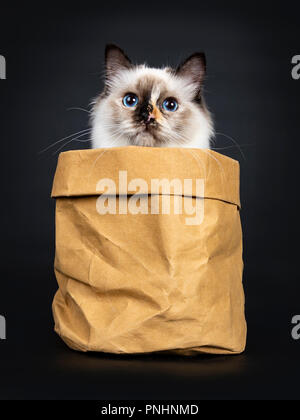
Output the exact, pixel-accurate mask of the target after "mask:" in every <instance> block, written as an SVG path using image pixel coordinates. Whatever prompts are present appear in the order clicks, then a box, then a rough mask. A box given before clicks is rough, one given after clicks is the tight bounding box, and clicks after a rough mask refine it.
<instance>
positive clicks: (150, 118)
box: [146, 113, 155, 124]
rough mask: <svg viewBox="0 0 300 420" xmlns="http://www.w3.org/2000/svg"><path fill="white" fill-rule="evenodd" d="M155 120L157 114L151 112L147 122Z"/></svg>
mask: <svg viewBox="0 0 300 420" xmlns="http://www.w3.org/2000/svg"><path fill="white" fill-rule="evenodd" d="M153 121H155V115H154V114H152V113H151V114H149V115H148V118H147V120H146V124H149V123H150V122H153Z"/></svg>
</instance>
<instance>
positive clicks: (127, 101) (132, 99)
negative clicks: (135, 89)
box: [123, 93, 139, 108]
mask: <svg viewBox="0 0 300 420" xmlns="http://www.w3.org/2000/svg"><path fill="white" fill-rule="evenodd" d="M138 102H139V98H138V97H137V96H136V95H135V94H134V93H127V95H125V96H124V98H123V105H125V106H126V107H127V108H133V107H134V106H136V105H137V104H138Z"/></svg>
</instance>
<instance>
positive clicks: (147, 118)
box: [140, 104, 155, 124]
mask: <svg viewBox="0 0 300 420" xmlns="http://www.w3.org/2000/svg"><path fill="white" fill-rule="evenodd" d="M152 112H153V106H152V105H151V104H147V105H144V106H143V107H142V108H141V113H140V116H141V119H142V121H143V122H144V123H146V124H150V123H151V122H154V121H155V118H154V115H153V114H152Z"/></svg>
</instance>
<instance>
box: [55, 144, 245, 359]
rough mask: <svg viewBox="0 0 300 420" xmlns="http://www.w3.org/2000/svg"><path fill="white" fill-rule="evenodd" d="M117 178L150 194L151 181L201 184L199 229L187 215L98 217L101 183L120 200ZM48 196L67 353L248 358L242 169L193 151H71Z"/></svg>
mask: <svg viewBox="0 0 300 420" xmlns="http://www.w3.org/2000/svg"><path fill="white" fill-rule="evenodd" d="M120 170H122V171H127V174H128V180H130V179H134V178H142V179H144V180H146V181H147V183H148V185H149V190H148V193H150V190H151V187H150V185H151V179H153V178H159V179H163V178H167V179H169V180H172V179H175V178H176V179H180V180H182V181H183V180H184V179H196V178H203V179H204V180H205V182H204V185H205V190H204V191H205V192H204V197H203V198H204V219H203V222H202V223H201V225H199V226H197V225H196V226H188V225H187V224H186V223H185V217H186V215H184V214H172V213H171V214H169V215H166V214H148V215H145V214H137V215H134V214H105V215H100V214H99V213H98V212H97V210H96V200H97V197H98V196H99V192H97V190H96V186H97V183H98V181H99V180H100V179H104V178H110V179H112V180H115V182H116V185H117V194H120V195H121V194H124V193H125V192H126V191H122V188H123V186H118V174H119V171H120ZM140 192H141V193H143V191H140ZM145 192H147V191H145ZM193 195H194V193H193ZM52 197H55V198H56V257H55V273H56V278H57V281H58V285H59V289H58V291H57V293H56V295H55V298H54V302H53V315H54V320H55V331H56V332H57V333H58V334H59V335H60V337H61V338H62V339H63V340H64V341H65V343H66V344H67V345H68V346H69V347H71V348H72V349H75V350H79V351H101V352H108V353H147V352H156V351H173V352H176V353H180V354H185V355H189V354H195V353H212V354H237V353H241V352H243V351H244V349H245V344H246V321H245V315H244V291H243V285H242V273H243V261H242V231H241V224H240V199H239V164H238V162H236V161H234V160H232V159H230V158H228V157H225V156H223V155H220V154H218V153H215V152H213V151H208V150H198V149H179V148H178V149H177V148H176V149H173V148H170V149H169V148H143V147H122V148H115V149H95V150H78V151H69V152H65V153H61V154H60V156H59V161H58V166H57V170H56V174H55V179H54V184H53V190H52ZM173 199H174V197H171V208H172V202H173V201H172V200H173ZM118 200H119V198H117V201H118ZM190 200H195V196H194V197H190Z"/></svg>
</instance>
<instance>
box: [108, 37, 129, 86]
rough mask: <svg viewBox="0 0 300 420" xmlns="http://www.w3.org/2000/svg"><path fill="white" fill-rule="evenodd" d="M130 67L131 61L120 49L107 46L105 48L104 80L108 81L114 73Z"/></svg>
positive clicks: (115, 46)
mask: <svg viewBox="0 0 300 420" xmlns="http://www.w3.org/2000/svg"><path fill="white" fill-rule="evenodd" d="M131 67H132V64H131V61H130V60H129V58H128V57H127V55H126V54H125V53H124V51H123V50H121V48H119V47H118V46H117V45H113V44H109V45H106V48H105V79H106V80H107V81H109V80H110V79H112V78H113V77H114V76H115V74H116V73H118V72H119V71H121V70H127V69H130V68H131Z"/></svg>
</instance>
